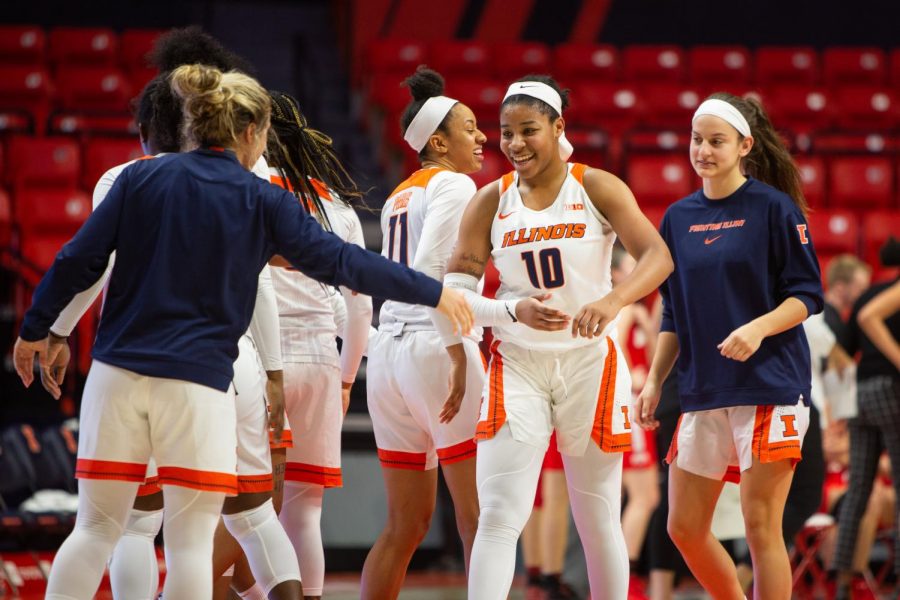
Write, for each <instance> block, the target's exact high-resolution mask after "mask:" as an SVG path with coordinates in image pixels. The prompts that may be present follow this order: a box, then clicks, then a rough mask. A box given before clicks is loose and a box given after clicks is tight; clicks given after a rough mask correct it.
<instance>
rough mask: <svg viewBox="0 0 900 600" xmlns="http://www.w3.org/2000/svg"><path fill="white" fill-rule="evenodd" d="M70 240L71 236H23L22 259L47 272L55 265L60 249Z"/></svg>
mask: <svg viewBox="0 0 900 600" xmlns="http://www.w3.org/2000/svg"><path fill="white" fill-rule="evenodd" d="M70 239H72V236H71V235H59V234H47V235H42V234H23V235H22V241H21V243H20V245H21V248H22V258H24V259H25V260H26V261H27V262H28V263H30V264H32V265H34V266H35V267H37V268H38V269H40V270H41V271H46V270H47V269H49V268H50V266H51V265H52V264H53V261H54V259H56V254H57V253H58V252H59V250H60V248H62V247H63V245H64V244H65V243H66V242H68V241H69V240H70Z"/></svg>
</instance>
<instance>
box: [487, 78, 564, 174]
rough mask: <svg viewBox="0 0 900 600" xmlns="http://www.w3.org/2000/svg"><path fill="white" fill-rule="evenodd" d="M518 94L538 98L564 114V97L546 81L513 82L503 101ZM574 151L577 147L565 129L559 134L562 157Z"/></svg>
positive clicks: (558, 112) (560, 113)
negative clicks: (568, 137) (567, 135)
mask: <svg viewBox="0 0 900 600" xmlns="http://www.w3.org/2000/svg"><path fill="white" fill-rule="evenodd" d="M516 94H524V95H525V96H531V97H532V98H537V99H538V100H540V101H542V102H544V103H545V104H547V105H548V106H550V107H551V108H552V109H553V110H555V111H556V113H557V114H558V115H559V116H562V98H560V96H559V93H558V92H557V91H556V90H554V89H553V88H552V87H550V86H549V85H547V84H546V83H541V82H540V81H518V82H516V83H513V84H512V85H510V86H509V89H507V90H506V95H505V96H503V101H504V102H505V101H506V99H507V98H509V97H510V96H515V95H516ZM574 151H575V148H574V147H573V146H572V143H571V142H570V141H569V140H567V139H566V132H565V131H563V134H562V135H561V136H559V156H560V158H562V159H563V160H569V157H570V156H572V152H574Z"/></svg>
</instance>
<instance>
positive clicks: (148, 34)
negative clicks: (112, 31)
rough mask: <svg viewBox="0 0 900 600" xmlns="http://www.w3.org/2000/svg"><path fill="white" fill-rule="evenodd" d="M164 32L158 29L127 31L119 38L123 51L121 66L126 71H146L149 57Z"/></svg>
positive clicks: (120, 55)
mask: <svg viewBox="0 0 900 600" xmlns="http://www.w3.org/2000/svg"><path fill="white" fill-rule="evenodd" d="M163 33H164V32H163V31H161V30H158V29H126V30H125V31H123V32H122V35H121V37H120V38H119V45H120V48H121V51H120V53H119V58H120V60H119V64H121V65H122V67H124V68H125V69H126V70H128V71H132V70H134V69H145V68H147V66H148V62H147V55H148V54H149V53H150V51H151V50H153V45H154V44H155V43H156V40H157V38H158V37H159V36H160V35H162V34H163Z"/></svg>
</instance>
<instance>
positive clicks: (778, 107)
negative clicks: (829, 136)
mask: <svg viewBox="0 0 900 600" xmlns="http://www.w3.org/2000/svg"><path fill="white" fill-rule="evenodd" d="M831 104H832V103H831V98H830V96H829V95H828V93H826V91H825V90H824V89H822V88H817V87H807V86H782V87H779V88H778V89H777V90H772V93H770V94H767V96H766V107H767V108H768V111H769V116H771V117H772V121H773V122H774V123H775V126H776V127H779V128H782V129H790V130H792V131H794V132H795V133H808V132H810V131H812V130H815V129H825V128H827V127H829V126H830V125H831V121H832V118H833V111H832V106H831Z"/></svg>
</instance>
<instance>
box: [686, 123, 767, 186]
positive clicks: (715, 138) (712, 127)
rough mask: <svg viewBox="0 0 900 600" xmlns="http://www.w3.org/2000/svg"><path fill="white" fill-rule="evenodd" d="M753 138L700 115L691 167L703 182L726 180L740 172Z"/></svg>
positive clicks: (694, 130) (692, 138)
mask: <svg viewBox="0 0 900 600" xmlns="http://www.w3.org/2000/svg"><path fill="white" fill-rule="evenodd" d="M752 147H753V138H752V137H741V135H740V134H739V133H738V131H737V129H735V128H734V127H733V126H732V125H730V124H729V123H727V122H726V121H725V120H724V119H721V118H719V117H715V116H713V115H700V116H699V117H697V118H696V119H694V122H693V124H692V131H691V150H690V155H691V164H692V165H693V167H694V170H695V171H696V172H697V175H699V176H700V177H702V178H703V179H725V178H727V177H729V176H731V175H733V174H734V173H735V170H737V169H739V168H740V164H741V159H742V158H743V157H745V156H747V155H748V154H749V153H750V149H751V148H752Z"/></svg>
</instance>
